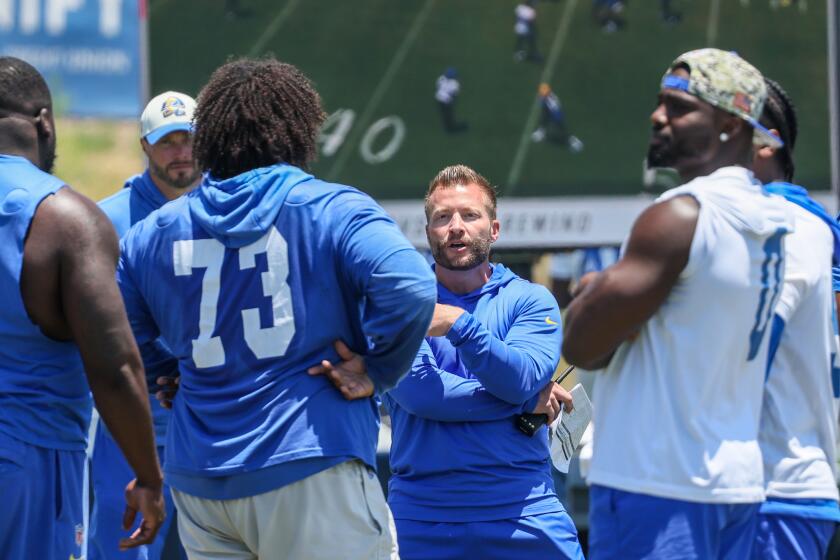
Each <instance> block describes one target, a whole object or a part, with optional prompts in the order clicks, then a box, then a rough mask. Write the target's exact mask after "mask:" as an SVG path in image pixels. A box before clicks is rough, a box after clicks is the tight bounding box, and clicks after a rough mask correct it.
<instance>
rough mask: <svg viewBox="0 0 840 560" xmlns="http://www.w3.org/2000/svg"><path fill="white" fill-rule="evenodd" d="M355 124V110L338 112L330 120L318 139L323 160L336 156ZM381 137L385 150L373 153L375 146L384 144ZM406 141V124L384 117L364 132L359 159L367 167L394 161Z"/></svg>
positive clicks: (325, 124) (380, 149)
mask: <svg viewBox="0 0 840 560" xmlns="http://www.w3.org/2000/svg"><path fill="white" fill-rule="evenodd" d="M355 120H356V112H355V111H353V109H339V110H338V111H336V112H334V113H332V114H331V115H330V116H328V117H327V120H326V121H324V125H323V126H322V127H321V134H320V136H319V137H318V142H320V143H321V153H322V154H323V155H324V157H330V156H332V155H334V154H335V153H336V152H337V151H338V149H339V148H341V145H342V144H344V141H345V140H346V138H347V135H348V134H349V133H350V129H351V128H353V123H354V122H355ZM382 135H384V136H383V137H384V138H386V139H387V141H386V142H385V145H384V146H382V147H381V148H379V149H378V150H376V151H374V145H375V144H379V143H380V142H382V140H379V137H380V136H382ZM404 138H405V123H404V122H403V120H402V119H401V118H399V117H398V116H396V115H388V116H387V117H382V118H381V119H379V120H376V121H374V122H373V123H372V124H371V125H370V126H369V127H368V129H367V130H366V131H365V134H364V136H362V141H361V142H359V155H360V156H361V158H362V159H363V160H364V161H365V162H366V163H369V164H372V165H376V164H377V163H384V162H386V161H388V160H389V159H391V158H392V157H394V154H396V153H397V150H399V149H400V146H401V145H402V143H403V139H404Z"/></svg>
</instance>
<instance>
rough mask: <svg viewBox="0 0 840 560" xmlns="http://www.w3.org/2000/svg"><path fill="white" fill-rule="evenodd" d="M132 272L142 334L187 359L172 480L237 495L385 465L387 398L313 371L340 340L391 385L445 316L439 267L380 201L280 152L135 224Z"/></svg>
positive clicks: (126, 253)
mask: <svg viewBox="0 0 840 560" xmlns="http://www.w3.org/2000/svg"><path fill="white" fill-rule="evenodd" d="M117 276H118V281H119V282H120V286H121V289H122V292H123V297H124V299H125V303H126V309H127V310H128V315H129V320H130V322H131V323H132V327H133V328H134V331H135V336H136V337H137V340H138V342H140V343H145V342H148V341H150V340H154V339H155V338H157V337H158V336H159V335H161V336H162V337H163V338H164V340H165V341H166V343H167V346H168V347H169V348H170V349H171V351H172V353H173V355H174V356H175V357H176V358H177V359H178V362H179V369H180V373H181V384H180V390H179V392H178V396H177V398H176V399H175V403H174V409H173V415H172V421H171V423H170V426H169V430H168V434H167V454H166V463H165V472H166V475H167V477H168V479H169V481H170V484H171V485H172V486H174V487H175V488H178V489H179V490H183V491H185V492H188V493H192V494H195V495H199V496H201V497H207V498H211V499H228V498H236V497H244V496H248V495H254V494H256V493H261V492H266V491H268V490H271V489H273V488H277V487H279V486H282V485H283V484H287V483H290V482H293V481H295V480H299V479H301V478H304V477H306V476H309V475H311V474H314V472H317V470H321V469H323V468H327V467H328V466H331V465H332V464H335V463H336V462H338V461H341V460H347V459H349V458H359V459H361V460H362V461H364V462H365V463H367V464H368V465H371V466H372V465H374V464H375V446H376V441H377V433H378V424H379V418H378V411H377V406H376V402H375V400H374V399H372V398H371V399H361V400H355V401H347V400H345V399H344V398H343V397H342V396H341V394H340V393H339V391H337V390H336V389H335V387H333V386H332V384H331V383H330V381H329V380H328V379H327V378H326V377H324V376H310V375H308V374H307V373H306V370H307V368H309V367H311V366H313V365H317V364H319V363H320V362H321V360H324V359H327V360H331V361H334V362H336V361H338V356H337V354H336V352H335V350H334V349H333V342H334V341H335V340H337V339H340V340H343V341H344V342H346V343H347V344H348V345H349V346H350V348H352V349H353V350H354V351H356V352H359V353H362V354H364V355H365V363H366V367H367V372H368V375H369V376H370V377H371V379H372V380H373V381H374V384H375V386H376V388H377V389H378V390H384V389H388V388H390V387H392V386H393V385H395V384H396V383H397V381H398V380H399V379H400V377H402V376H403V375H404V374H405V372H407V371H408V369H409V367H410V365H411V361H412V359H413V357H414V355H415V354H416V352H417V348H418V346H419V344H420V342H421V341H422V337H423V335H424V334H425V331H426V329H427V328H428V324H429V321H430V320H431V315H432V312H433V309H434V301H435V282H434V277H433V275H432V273H431V272H430V271H429V269H428V266H427V265H426V263H425V261H424V260H423V258H422V257H421V256H420V255H419V253H417V252H416V251H415V250H414V249H413V247H412V246H411V245H410V244H409V243H408V241H407V240H406V239H405V237H404V236H403V235H402V234H401V233H400V231H399V229H398V228H397V226H396V224H395V223H394V222H393V220H391V219H390V218H389V217H388V216H387V215H386V214H385V212H384V211H383V210H382V209H381V207H379V206H378V205H377V204H376V203H375V202H373V200H372V199H371V198H370V197H368V196H367V195H365V194H363V193H361V192H359V191H357V190H356V189H353V188H350V187H346V186H342V185H335V184H329V183H325V182H322V181H319V180H317V179H315V178H313V177H312V176H311V175H308V174H306V173H304V172H303V171H301V170H300V169H297V168H295V167H292V166H288V165H280V164H278V165H274V166H270V167H265V168H260V169H255V170H252V171H250V172H246V173H243V174H242V175H239V176H236V177H233V178H230V179H226V180H223V181H216V180H213V179H212V178H205V180H204V181H203V182H202V184H201V185H200V186H199V188H198V189H197V190H196V191H193V192H191V193H189V194H187V195H185V196H183V197H181V198H179V199H178V200H176V201H173V202H172V203H170V204H167V205H165V206H164V207H163V208H161V209H160V210H158V211H156V212H154V213H152V214H151V215H150V216H149V217H148V218H147V219H146V220H144V221H142V222H140V223H139V224H137V225H135V226H134V227H133V228H132V229H131V230H130V231H129V232H128V234H127V235H126V236H125V237H124V238H123V241H122V251H121V257H120V264H119V267H118V274H117ZM313 471H314V472H313Z"/></svg>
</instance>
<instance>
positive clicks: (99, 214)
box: [30, 187, 117, 255]
mask: <svg viewBox="0 0 840 560" xmlns="http://www.w3.org/2000/svg"><path fill="white" fill-rule="evenodd" d="M30 237H31V238H33V240H34V238H36V237H37V238H38V239H43V240H47V239H48V240H49V242H50V243H51V244H52V245H54V246H55V247H58V248H63V249H65V250H70V251H75V250H88V249H90V248H93V247H98V248H99V249H100V250H107V251H109V252H110V251H111V250H113V254H114V255H116V247H117V243H116V234H115V233H114V228H113V226H112V225H111V222H110V220H109V219H108V217H107V216H106V215H105V213H104V212H103V211H102V210H101V209H100V208H99V207H97V205H96V204H95V203H94V202H93V201H92V200H90V199H89V198H87V197H86V196H84V195H82V194H79V193H78V192H76V191H74V190H73V189H71V188H69V187H66V188H63V189H60V190H59V191H57V192H56V193H55V195H53V196H50V197H47V198H45V199H44V201H43V202H42V203H41V204H40V206H39V207H38V210H37V211H36V212H35V217H34V219H33V221H32V229H31V231H30Z"/></svg>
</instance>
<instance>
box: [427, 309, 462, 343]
mask: <svg viewBox="0 0 840 560" xmlns="http://www.w3.org/2000/svg"><path fill="white" fill-rule="evenodd" d="M464 313H465V311H464V310H463V309H461V308H460V307H455V306H454V305H446V304H445V303H438V304H435V314H434V315H433V316H432V324H431V325H429V332H428V333H427V334H428V336H446V333H448V332H449V329H451V328H452V325H454V324H455V321H457V320H458V317H460V316H461V315H463V314H464Z"/></svg>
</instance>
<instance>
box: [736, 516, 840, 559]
mask: <svg viewBox="0 0 840 560" xmlns="http://www.w3.org/2000/svg"><path fill="white" fill-rule="evenodd" d="M836 529H837V522H835V521H828V520H825V519H806V518H803V517H796V516H792V515H775V514H764V513H761V514H759V516H758V531H757V533H756V539H755V546H754V547H753V553H752V557H753V558H754V559H756V560H788V559H790V560H794V559H798V558H801V559H805V560H807V559H810V558H825V553H826V551H827V550H828V544H829V543H830V542H831V537H833V536H834V531H835V530H836Z"/></svg>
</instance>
